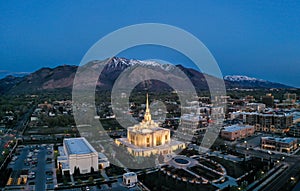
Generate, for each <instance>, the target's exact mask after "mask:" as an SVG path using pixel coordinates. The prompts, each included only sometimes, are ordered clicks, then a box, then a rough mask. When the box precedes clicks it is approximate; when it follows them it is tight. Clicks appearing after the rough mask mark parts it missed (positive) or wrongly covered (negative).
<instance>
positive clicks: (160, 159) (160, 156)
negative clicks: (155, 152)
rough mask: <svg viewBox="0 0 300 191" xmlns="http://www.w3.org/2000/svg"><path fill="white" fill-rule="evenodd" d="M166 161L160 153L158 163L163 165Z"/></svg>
mask: <svg viewBox="0 0 300 191" xmlns="http://www.w3.org/2000/svg"><path fill="white" fill-rule="evenodd" d="M164 159H165V158H164V156H163V155H162V154H161V153H160V155H159V156H158V162H159V163H160V164H162V163H163V162H164Z"/></svg>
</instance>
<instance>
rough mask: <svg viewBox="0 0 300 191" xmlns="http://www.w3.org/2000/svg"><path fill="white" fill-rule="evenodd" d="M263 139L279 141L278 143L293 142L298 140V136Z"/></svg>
mask: <svg viewBox="0 0 300 191" xmlns="http://www.w3.org/2000/svg"><path fill="white" fill-rule="evenodd" d="M262 139H269V140H274V141H275V142H278V143H292V142H293V141H295V140H297V139H296V138H293V137H284V138H279V137H262Z"/></svg>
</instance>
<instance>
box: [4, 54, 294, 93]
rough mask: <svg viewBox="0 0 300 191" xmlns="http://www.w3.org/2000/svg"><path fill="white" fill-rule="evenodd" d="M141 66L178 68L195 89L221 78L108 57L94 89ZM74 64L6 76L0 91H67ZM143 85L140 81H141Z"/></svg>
mask: <svg viewBox="0 0 300 191" xmlns="http://www.w3.org/2000/svg"><path fill="white" fill-rule="evenodd" d="M101 62H102V61H94V62H92V63H90V64H92V65H93V67H97V65H98V64H99V63H101ZM134 65H142V66H151V67H159V68H160V69H162V70H165V71H166V72H168V71H172V70H173V69H174V67H177V68H179V69H180V70H182V71H183V72H184V73H185V74H186V76H188V77H189V78H190V80H191V82H192V83H193V85H194V87H195V89H196V90H208V85H207V83H206V78H210V79H213V81H214V82H215V83H218V82H220V80H221V79H218V78H215V77H213V76H209V75H207V74H203V73H201V72H199V71H197V70H194V69H192V68H186V67H184V66H182V65H176V66H175V65H171V64H160V63H157V62H154V61H139V60H133V59H126V58H116V57H114V58H111V59H110V60H109V62H108V64H107V65H106V66H105V68H104V70H103V71H102V73H101V76H100V78H99V83H98V84H97V86H98V87H97V88H104V89H110V88H112V86H113V84H114V82H115V80H116V79H117V78H118V76H119V75H120V74H121V73H122V72H123V71H124V70H126V69H127V68H128V67H130V66H134ZM77 68H78V66H71V65H63V66H58V67H56V68H41V69H39V70H37V71H35V72H33V73H31V74H28V75H25V76H21V77H20V76H12V75H9V76H7V77H5V78H3V79H1V80H0V94H20V93H37V92H42V91H47V90H48V91H53V90H67V91H71V89H72V86H73V80H74V77H75V74H76V71H77ZM224 82H225V85H226V88H227V89H232V88H255V89H264V88H292V87H290V86H287V85H283V84H280V83H274V82H269V81H266V80H261V79H256V78H251V77H247V76H225V77H224ZM142 86H143V84H142ZM144 86H147V88H150V89H151V88H156V89H164V88H167V85H166V84H163V83H161V82H159V81H153V82H151V83H147V84H144Z"/></svg>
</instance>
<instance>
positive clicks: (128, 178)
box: [123, 172, 138, 187]
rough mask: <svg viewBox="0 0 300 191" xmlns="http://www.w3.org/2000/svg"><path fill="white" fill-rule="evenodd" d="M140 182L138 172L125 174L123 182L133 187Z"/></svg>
mask: <svg viewBox="0 0 300 191" xmlns="http://www.w3.org/2000/svg"><path fill="white" fill-rule="evenodd" d="M137 182H138V179H137V174H136V173H135V172H127V173H125V174H123V184H124V185H126V186H128V187H132V186H134V185H135V184H136V183H137Z"/></svg>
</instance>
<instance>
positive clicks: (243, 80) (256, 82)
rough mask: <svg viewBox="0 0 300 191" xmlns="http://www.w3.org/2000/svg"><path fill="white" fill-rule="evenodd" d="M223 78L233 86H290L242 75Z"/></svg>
mask: <svg viewBox="0 0 300 191" xmlns="http://www.w3.org/2000/svg"><path fill="white" fill-rule="evenodd" d="M224 80H225V82H229V83H230V85H231V86H232V87H235V88H291V87H290V86H287V85H284V84H280V83H275V82H270V81H267V80H262V79H258V78H253V77H248V76H243V75H232V76H225V77H224ZM227 87H229V86H227Z"/></svg>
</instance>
